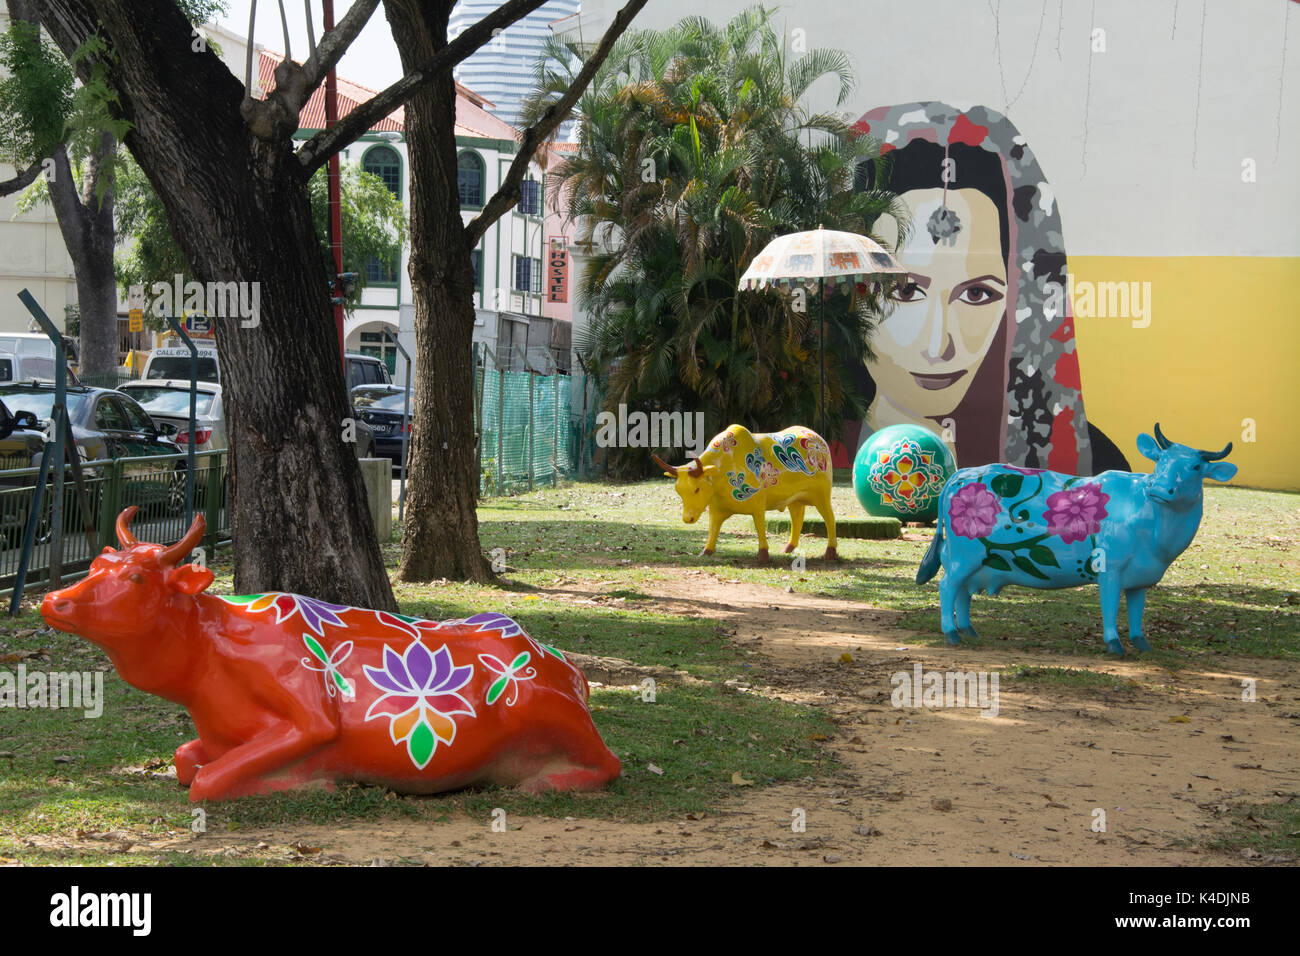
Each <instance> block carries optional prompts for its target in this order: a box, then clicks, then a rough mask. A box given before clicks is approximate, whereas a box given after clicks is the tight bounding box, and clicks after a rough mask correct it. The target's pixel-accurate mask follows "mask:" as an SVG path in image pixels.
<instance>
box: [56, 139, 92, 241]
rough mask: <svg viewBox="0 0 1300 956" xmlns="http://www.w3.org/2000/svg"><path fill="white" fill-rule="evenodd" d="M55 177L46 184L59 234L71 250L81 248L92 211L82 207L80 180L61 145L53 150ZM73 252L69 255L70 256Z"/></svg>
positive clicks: (87, 230)
mask: <svg viewBox="0 0 1300 956" xmlns="http://www.w3.org/2000/svg"><path fill="white" fill-rule="evenodd" d="M52 158H53V160H54V174H53V175H52V176H51V177H50V181H49V182H48V183H47V184H46V186H47V187H48V190H49V194H50V205H51V206H53V207H54V215H55V217H56V218H57V219H58V221H59V231H60V232H62V233H63V240H64V242H65V243H66V244H67V245H68V246H69V247H71V246H73V245H76V246H82V245H84V244H85V242H86V237H87V234H88V232H89V228H90V227H89V223H88V222H87V221H86V220H87V218H88V217H89V215H90V211H89V210H88V209H87V208H86V207H85V206H84V205H82V202H81V197H80V196H79V195H78V194H77V177H76V176H75V175H74V174H73V172H72V163H71V162H70V161H69V160H68V150H67V148H66V147H65V146H64V145H63V144H62V143H60V144H59V145H58V146H57V147H56V148H55V150H54V155H53V157H52ZM71 251H72V250H71V248H70V249H69V252H71Z"/></svg>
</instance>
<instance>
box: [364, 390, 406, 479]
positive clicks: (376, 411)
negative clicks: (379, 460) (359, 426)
mask: <svg viewBox="0 0 1300 956" xmlns="http://www.w3.org/2000/svg"><path fill="white" fill-rule="evenodd" d="M407 401H409V404H408V405H407V408H408V417H407V422H406V431H407V432H408V433H409V432H410V430H411V423H410V417H409V416H410V414H413V413H414V411H415V397H414V390H412V393H411V394H410V395H409V396H408V394H407V389H405V388H403V387H402V386H401V385H359V386H357V387H356V388H354V389H353V390H352V407H353V409H355V410H356V413H357V414H358V415H359V416H360V417H361V420H362V421H363V422H365V423H366V424H367V425H369V426H370V427H371V428H373V429H374V432H375V451H376V452H377V453H378V454H380V455H383V456H384V457H386V458H391V459H392V460H393V465H394V467H396V466H398V465H400V464H401V462H402V406H403V403H404V402H407ZM407 437H408V440H409V437H410V436H409V434H408V436H407Z"/></svg>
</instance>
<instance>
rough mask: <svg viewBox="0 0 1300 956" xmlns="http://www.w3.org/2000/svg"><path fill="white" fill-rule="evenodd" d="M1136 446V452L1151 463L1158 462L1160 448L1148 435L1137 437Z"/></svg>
mask: <svg viewBox="0 0 1300 956" xmlns="http://www.w3.org/2000/svg"><path fill="white" fill-rule="evenodd" d="M1137 446H1138V451H1140V452H1141V453H1142V454H1143V455H1145V456H1146V457H1148V458H1150V459H1151V460H1152V461H1159V460H1160V446H1159V445H1158V444H1157V443H1156V440H1155V439H1154V438H1152V437H1151V436H1150V435H1138V440H1137Z"/></svg>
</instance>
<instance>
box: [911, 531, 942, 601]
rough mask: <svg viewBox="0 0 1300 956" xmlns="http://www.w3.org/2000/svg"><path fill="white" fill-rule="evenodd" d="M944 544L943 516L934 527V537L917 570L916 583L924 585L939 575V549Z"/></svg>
mask: <svg viewBox="0 0 1300 956" xmlns="http://www.w3.org/2000/svg"><path fill="white" fill-rule="evenodd" d="M942 544H943V516H942V515H940V516H939V520H938V521H936V522H935V525H934V537H933V538H932V539H931V541H930V549H929V550H928V551H926V552H925V557H923V558H922V559H921V566H920V567H919V568H917V569H916V583H917V584H924V583H925V582H926V581H929V580H930V579H931V578H932V577H934V576H935V575H936V574H938V573H939V564H940V562H939V547H940V545H942Z"/></svg>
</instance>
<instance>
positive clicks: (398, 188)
mask: <svg viewBox="0 0 1300 956" xmlns="http://www.w3.org/2000/svg"><path fill="white" fill-rule="evenodd" d="M361 168H362V169H363V170H365V171H366V172H368V173H370V174H371V175H372V176H378V177H379V178H380V179H382V180H383V181H384V185H385V186H387V187H388V190H389V192H391V193H392V194H393V195H394V196H396V197H397V198H398V199H401V198H402V157H401V156H399V155H398V154H397V150H395V149H393V147H391V146H372V147H370V149H368V150H366V154H365V155H364V156H362V157H361Z"/></svg>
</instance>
